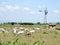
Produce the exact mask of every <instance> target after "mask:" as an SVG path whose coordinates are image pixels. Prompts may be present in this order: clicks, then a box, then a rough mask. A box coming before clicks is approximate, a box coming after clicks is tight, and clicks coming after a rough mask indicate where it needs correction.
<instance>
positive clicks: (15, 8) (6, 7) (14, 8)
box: [5, 5, 20, 10]
mask: <svg viewBox="0 0 60 45" xmlns="http://www.w3.org/2000/svg"><path fill="white" fill-rule="evenodd" d="M5 9H7V10H19V9H20V7H19V6H12V5H5Z"/></svg>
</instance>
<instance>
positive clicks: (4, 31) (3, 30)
mask: <svg viewBox="0 0 60 45" xmlns="http://www.w3.org/2000/svg"><path fill="white" fill-rule="evenodd" d="M0 30H1V31H2V32H3V33H8V31H6V29H4V28H0Z"/></svg>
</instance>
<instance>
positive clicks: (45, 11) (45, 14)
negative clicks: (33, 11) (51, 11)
mask: <svg viewBox="0 0 60 45" xmlns="http://www.w3.org/2000/svg"><path fill="white" fill-rule="evenodd" d="M39 12H44V24H47V13H48V11H47V8H45V9H44V10H39Z"/></svg>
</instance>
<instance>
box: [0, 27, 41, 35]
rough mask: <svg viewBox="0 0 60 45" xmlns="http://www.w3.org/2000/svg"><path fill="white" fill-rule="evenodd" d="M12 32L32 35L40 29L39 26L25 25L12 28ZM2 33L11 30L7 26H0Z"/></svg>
mask: <svg viewBox="0 0 60 45" xmlns="http://www.w3.org/2000/svg"><path fill="white" fill-rule="evenodd" d="M10 30H11V32H12V33H13V34H14V35H23V34H24V35H31V34H34V33H36V31H37V30H40V28H39V27H34V28H32V29H31V28H25V27H19V28H18V27H14V28H12V29H10ZM0 33H9V30H8V29H7V28H0Z"/></svg>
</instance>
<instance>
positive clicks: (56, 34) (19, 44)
mask: <svg viewBox="0 0 60 45" xmlns="http://www.w3.org/2000/svg"><path fill="white" fill-rule="evenodd" d="M20 26H22V27H27V28H29V29H30V28H31V29H33V28H34V27H40V30H38V31H37V32H36V33H34V34H32V35H31V36H25V35H19V36H17V35H14V34H13V33H12V32H11V31H12V28H14V27H18V28H19V27H20ZM1 27H3V28H7V30H8V31H9V33H0V45H60V31H59V30H44V25H41V26H40V25H14V26H13V25H9V24H7V25H3V24H0V28H1ZM57 27H59V28H60V25H57Z"/></svg>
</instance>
